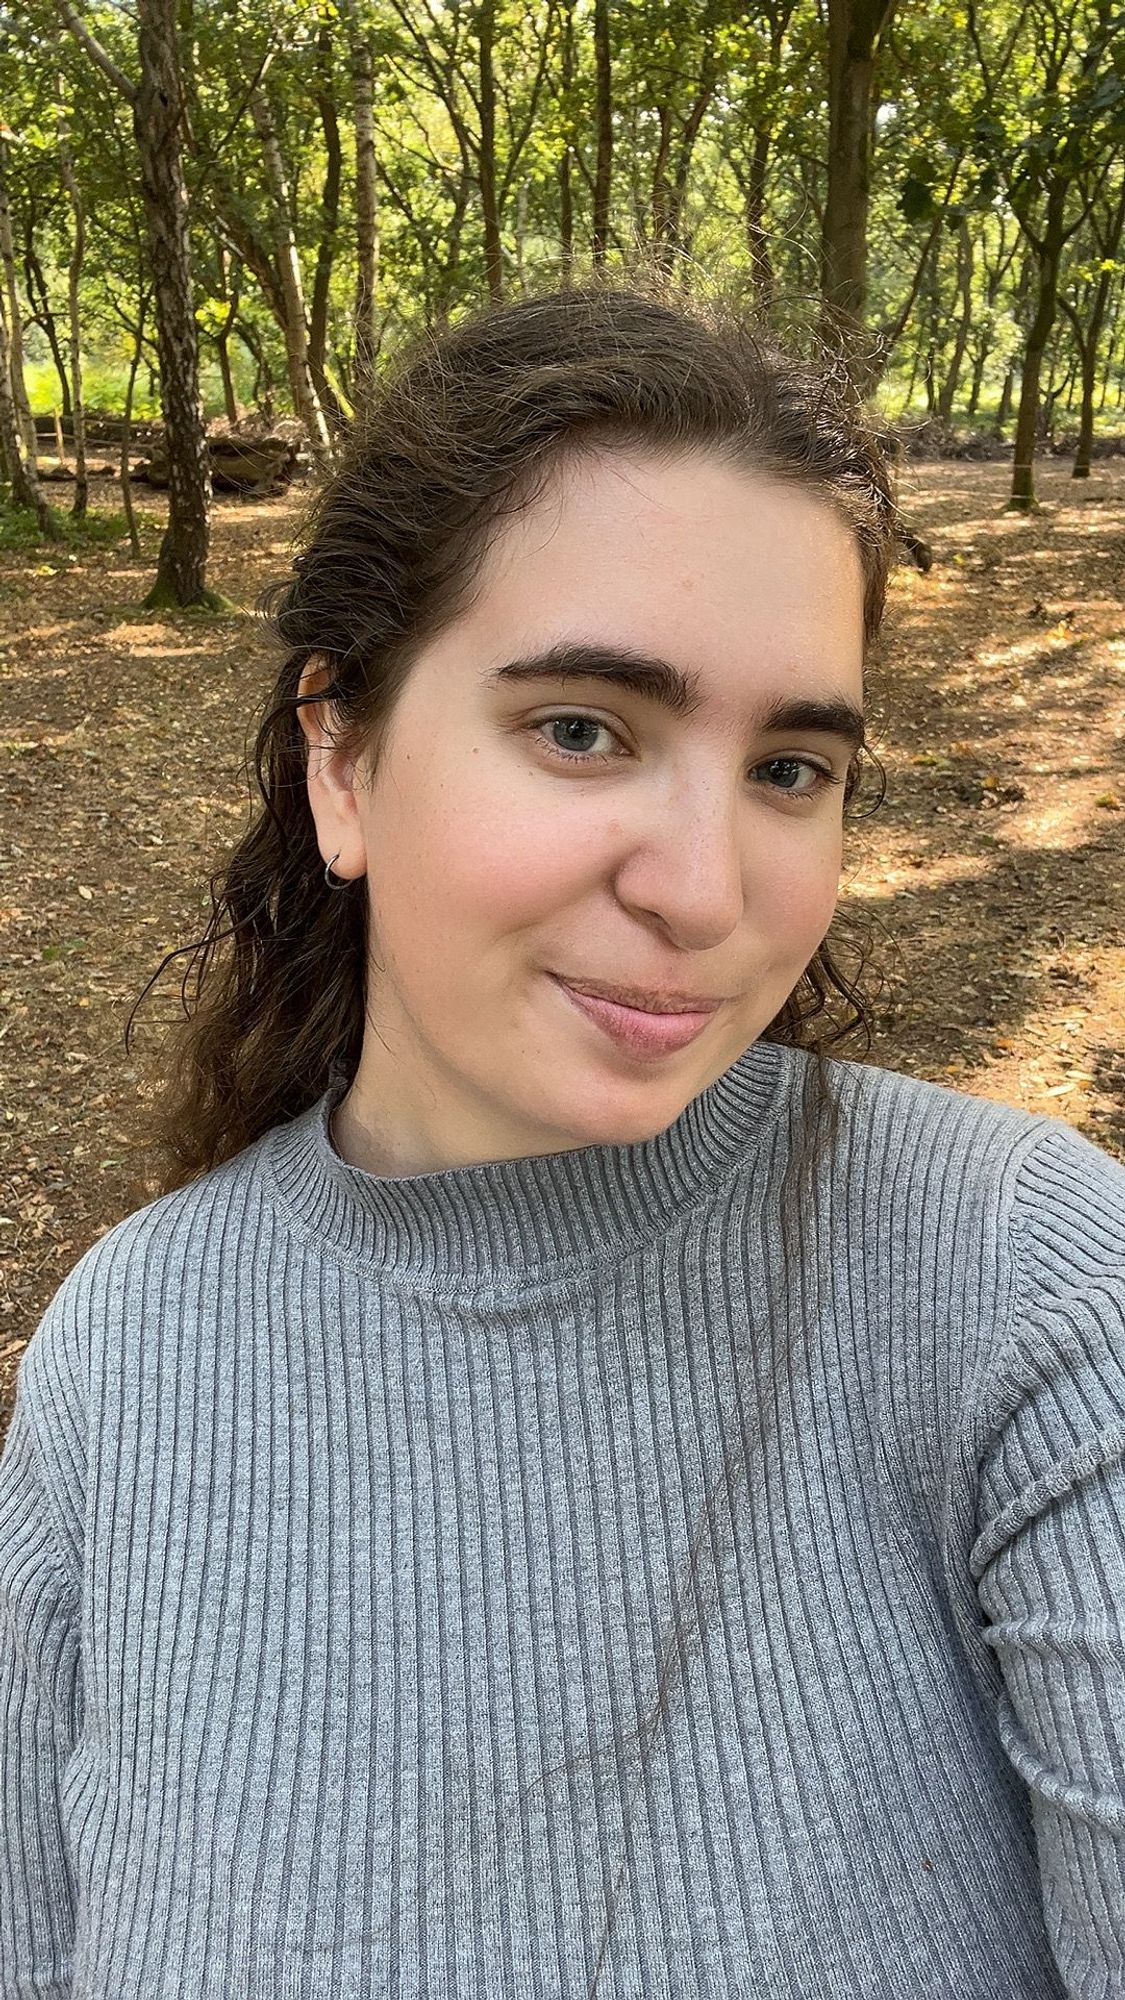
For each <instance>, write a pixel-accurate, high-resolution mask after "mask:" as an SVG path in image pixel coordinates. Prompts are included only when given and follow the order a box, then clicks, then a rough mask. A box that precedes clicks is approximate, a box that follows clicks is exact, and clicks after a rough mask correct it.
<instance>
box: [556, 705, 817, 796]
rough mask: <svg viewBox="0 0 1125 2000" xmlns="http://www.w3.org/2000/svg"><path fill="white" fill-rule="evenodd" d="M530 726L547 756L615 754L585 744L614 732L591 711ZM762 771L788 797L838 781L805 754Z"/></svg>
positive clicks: (590, 758) (604, 757)
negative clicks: (558, 735)
mask: <svg viewBox="0 0 1125 2000" xmlns="http://www.w3.org/2000/svg"><path fill="white" fill-rule="evenodd" d="M530 727H531V733H532V735H533V736H535V737H536V738H537V739H538V741H539V742H540V743H541V744H542V746H543V748H544V749H545V750H546V751H547V753H548V755H549V756H551V757H560V758H562V759H564V761H565V762H566V763H568V764H606V763H609V762H610V761H611V760H612V759H613V758H614V757H615V756H617V755H618V754H619V753H618V752H616V751H613V750H593V749H590V748H588V747H585V745H584V743H583V739H584V738H585V739H586V740H587V743H588V741H589V739H590V738H591V737H593V738H595V739H596V738H597V737H598V736H599V735H600V736H608V737H615V735H616V732H615V731H614V730H612V729H611V728H610V726H609V724H608V723H607V722H599V721H598V719H597V717H596V716H593V715H548V716H545V717H544V718H543V720H542V721H541V722H534V723H532V724H531V725H530ZM555 731H558V732H561V733H562V734H564V735H565V737H566V738H567V739H568V741H567V742H566V744H565V746H564V744H563V743H562V742H559V741H558V740H557V739H556V738H555V736H554V732H555ZM544 732H546V733H544ZM763 771H764V772H766V773H767V774H768V775H767V779H766V787H767V790H769V791H774V792H780V793H781V794H783V795H784V796H787V797H791V798H810V797H812V796H813V794H814V793H817V792H819V791H820V790H821V789H822V788H823V787H824V786H827V785H838V784H840V783H842V780H841V779H840V778H837V777H836V776H835V774H834V773H833V772H832V771H826V770H825V769H824V767H823V765H821V764H814V763H813V762H812V761H811V760H810V759H809V758H808V757H770V758H769V759H768V760H767V761H766V762H765V763H764V764H756V765H755V766H754V775H755V776H757V774H758V773H759V772H763ZM802 780H803V782H802Z"/></svg>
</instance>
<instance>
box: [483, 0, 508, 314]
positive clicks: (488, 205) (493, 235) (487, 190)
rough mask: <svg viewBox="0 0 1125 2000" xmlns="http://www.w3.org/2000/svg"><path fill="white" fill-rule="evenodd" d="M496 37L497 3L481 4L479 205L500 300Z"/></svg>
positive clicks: (492, 290)
mask: <svg viewBox="0 0 1125 2000" xmlns="http://www.w3.org/2000/svg"><path fill="white" fill-rule="evenodd" d="M495 34H496V5H495V0H482V5H481V7H480V9H479V18H478V25H477V48H478V55H479V72H478V73H479V82H480V94H479V101H480V157H479V164H478V172H479V175H480V205H481V214H482V217H483V220H484V270H485V277H486V279H487V281H488V295H489V297H490V298H492V299H500V298H501V297H502V296H503V291H504V265H503V258H502V254H501V245H500V210H499V207H498V205H497V194H496V72H495V69H494V67H493V45H494V40H495Z"/></svg>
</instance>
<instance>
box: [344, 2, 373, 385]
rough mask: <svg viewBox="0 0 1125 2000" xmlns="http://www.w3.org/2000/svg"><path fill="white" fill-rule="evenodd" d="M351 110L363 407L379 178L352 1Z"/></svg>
mask: <svg viewBox="0 0 1125 2000" xmlns="http://www.w3.org/2000/svg"><path fill="white" fill-rule="evenodd" d="M347 13H348V21H349V25H350V28H351V72H352V106H353V118H354V121H355V239H356V282H355V382H354V395H353V401H354V402H356V403H362V402H363V401H364V400H365V398H366V397H367V396H368V395H369V394H370V393H371V390H372V389H373V387H374V384H375V366H376V362H377V360H378V356H379V346H380V339H379V319H378V305H377V300H378V291H379V180H378V172H377V166H376V157H375V85H374V74H373V72H374V60H373V57H372V52H371V38H370V36H369V35H367V34H365V33H363V32H362V31H361V29H360V26H359V22H358V19H357V16H356V12H355V7H354V5H353V4H351V0H349V6H348V10H347Z"/></svg>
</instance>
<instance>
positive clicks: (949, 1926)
mask: <svg viewBox="0 0 1125 2000" xmlns="http://www.w3.org/2000/svg"><path fill="white" fill-rule="evenodd" d="M806 1061H807V1058H805V1057H804V1056H801V1055H798V1054H796V1053H795V1052H793V1051H788V1050H785V1049H782V1048H779V1047H777V1046H774V1045H770V1044H766V1043H758V1044H756V1045H755V1046H754V1047H753V1048H751V1049H749V1050H748V1051H747V1052H746V1054H745V1055H744V1056H742V1057H741V1058H740V1059H739V1060H738V1061H737V1062H736V1063H735V1064H734V1065H733V1066H732V1068H731V1069H729V1070H728V1071H727V1073H726V1074H725V1075H724V1076H722V1077H721V1078H719V1079H718V1081H717V1082H715V1083H714V1084H713V1085H712V1086H711V1087H710V1088H709V1089H707V1090H706V1091H704V1092H703V1094H702V1095H701V1096H700V1097H698V1098H696V1099H695V1100H694V1102H692V1103H691V1104H690V1105H689V1106H688V1107H687V1109H686V1110H685V1111H684V1112H683V1114H682V1116H681V1117H680V1118H679V1119H677V1121H676V1122H675V1124H673V1125H672V1126H671V1127H669V1129H668V1130H667V1131H666V1132H664V1133H661V1134H660V1135H659V1136H658V1137H657V1138H654V1139H652V1140H648V1141H645V1142H643V1143H640V1144H636V1145H631V1146H622V1147H608V1148H607V1147H589V1148H583V1149H581V1150H576V1151H573V1152H569V1153H561V1154H551V1155H541V1156H538V1157H535V1158H527V1159H519V1160H514V1161H502V1162H490V1163H487V1164H484V1165H476V1166H470V1167H464V1168H457V1169H451V1170H448V1171H445V1172H441V1173H436V1174H429V1175H424V1176H416V1177H413V1178H403V1179H391V1178H387V1179H381V1178H378V1177H376V1176H373V1175H370V1174H366V1173H363V1172H361V1171H359V1170H357V1169H355V1168H352V1167H350V1166H348V1165H347V1164H346V1163H345V1162H344V1161H343V1160H341V1159H340V1158H339V1156H338V1155H337V1154H336V1153H335V1152H334V1150H333V1148H332V1145H331V1142H330V1138H329V1132H328V1111H329V1108H330V1106H331V1104H332V1103H333V1102H334V1101H335V1095H337V1094H338V1093H339V1091H340V1090H341V1089H342V1088H343V1080H342V1078H340V1077H336V1078H334V1080H333V1083H332V1085H331V1086H330V1088H329V1090H328V1092H326V1094H325V1097H324V1098H322V1099H321V1101H320V1103H319V1104H317V1105H315V1106H313V1107H312V1108H311V1109H310V1110H309V1111H308V1112H306V1113H305V1114H304V1115H302V1116H301V1117H299V1118H297V1119H296V1120H294V1121H293V1122H291V1123H289V1124H287V1125H284V1126H280V1127H277V1128H275V1130H274V1131H273V1132H271V1133H269V1134H267V1135H266V1136H265V1137H264V1138H262V1139H261V1140H259V1141H258V1142H257V1143H256V1144H254V1145H253V1146H251V1147H249V1148H248V1149H247V1150H246V1151H244V1152H243V1153H242V1154H240V1155H239V1157H238V1158H237V1159H234V1160H232V1161H230V1162H228V1163H227V1164H226V1165H224V1166H222V1167H220V1168H218V1169H216V1170H215V1171H214V1172H212V1173H210V1174H208V1175H207V1176H205V1177H204V1178H203V1179H201V1180H199V1181H197V1182H195V1183H194V1184H193V1185H192V1186H190V1187H188V1188H186V1189H182V1190H180V1191H178V1192H176V1193H174V1194H172V1195H167V1196H164V1197H162V1198H161V1199H160V1200H158V1201H156V1202H153V1203H150V1204H149V1205H148V1206H147V1207H146V1208H144V1209H141V1210H140V1211H138V1212H137V1213H136V1214H134V1215H131V1216H129V1217H128V1218H127V1219H126V1220H125V1221H123V1222H121V1223H120V1224H118V1225H117V1227H115V1228H113V1229H111V1230H110V1231H109V1233H108V1234H107V1235H105V1236H104V1237H102V1238H101V1240H100V1241H99V1242H97V1243H96V1244H94V1245H93V1246H92V1247H91V1249H90V1250H88V1251H87V1252H86V1254H85V1256H84V1257H82V1259H81V1260H80V1261H79V1263H78V1264H77V1265H76V1266H75V1268H74V1269H73V1270H72V1271H71V1272H70V1274H69V1275H68V1276H67V1277H66V1278H65V1279H64V1281H63V1283H62V1285H61V1286H60V1288H59V1290H58V1292H57V1293H56V1295H55V1297H54V1298H53V1300H52V1301H51V1303H50V1305H49V1306H48V1308H47V1311H46V1313H45V1314H44V1316H43V1319H42V1320H41V1322H40V1324H39V1326H38V1328H37V1329H36V1331H35V1333H34V1336H33V1338H32V1340H31V1343H30V1345H29V1347H28V1349H27V1352H26V1354H25V1356H24V1359H23V1361H22V1364H21V1368H20V1375H19V1383H18V1400H17V1406H16V1411H15V1417H14V1421H13V1424H12V1428H11V1431H10V1434H9V1437H8V1440H7V1444H6V1447H5V1450H4V1454H3V1458H2V1460H0V1757H2V1767H0V1996H2V2000H17V1996H18V2000H56V1996H61V1995H63V1994H66V1995H74V1996H77V2000H173V1997H174V2000H375V1996H408V1995H409V1996H414V1995H424V1996H426V2000H445V1996H450V2000H493V1996H495V2000H547V1996H550V2000H556V1996H560V2000H561V1996H565V2000H583V1997H584V1996H585V1995H587V1993H588V1992H589V1990H590V1986H591V1981H592V1978H593V1974H594V1969H595V1965H596V1962H597V1959H598V1954H599V1949H600V1947H601V1944H602V1940H603V1927H604V1920H605V1918H606V1916H607V1912H608V1910H609V1909H610V1907H611V1906H612V1907H614V1908H615V1912H616V1914H615V1921H614V1923H613V1926H612V1930H611V1932H610V1937H609V1942H608V1944H607V1945H606V1950H605V1956H604V1962H603V1964H602V1967H601V1974H600V1978H599V1980H598V1984H597V1989H596V1992H597V1996H598V2000H639V1996H645V2000H649V1996H654V2000H655V1996H661V2000H696V1996H700V2000H719V1996H724V2000H725V1996H729V1995H737V1996H745V2000H751V1996H752V2000H775V1996H778V2000H779V1996H782V1995H784V1996H792V1995H808V1996H810V1997H811V2000H837V1997H838V2000H844V1996H847V2000H857V1996H869V2000H938V1996H941V2000H949V1996H954V1995H955V1996H957V2000H1051V1996H1057V1995H1060V1994H1070V1995H1080V1996H1082V2000H1105V1996H1107V1995H1111V1994H1112V1995H1123V1994H1125V1636H1123V1627H1125V1266H1123V1257H1125V1170H1123V1169H1122V1168H1121V1167H1120V1166H1119V1165H1118V1164H1117V1163H1116V1162H1114V1161H1113V1160H1111V1159H1110V1158H1109V1157H1108V1156H1107V1155H1105V1154H1103V1153H1102V1152H1101V1151H1099V1150H1098V1149H1097V1148H1095V1147H1094V1146H1092V1145H1091V1144H1089V1143H1088V1142H1087V1141H1086V1140H1084V1139H1082V1138H1081V1137H1079V1136H1078V1135H1077V1134H1075V1133H1074V1132H1072V1131H1071V1130H1070V1128H1069V1127H1067V1126H1065V1125H1063V1124H1061V1123H1059V1122H1058V1121H1056V1120H1053V1119H1045V1118H1032V1117H1029V1116H1027V1115H1026V1114H1023V1113H1020V1112H1017V1111H1014V1110H1010V1109H1008V1108H1006V1107H1003V1106H1000V1105H997V1104H993V1103H988V1102H985V1101H983V1100H981V1099H977V1098H972V1097H968V1096H964V1095H958V1094H956V1093H954V1092H951V1091H947V1090H944V1089H940V1088H938V1087H937V1086H935V1085H931V1084H926V1083H922V1082H918V1081H914V1080H911V1079H909V1078H906V1077H902V1076H897V1075H893V1074H891V1073H889V1072H886V1071H881V1070H878V1069H874V1068H869V1067H863V1066H857V1065H852V1064H834V1065H833V1066H832V1068H831V1072H830V1073H831V1075H832V1078H833V1081H834V1083H835V1085H836V1086H837V1089H838V1091H839V1094H840V1097H841V1100H842V1119H841V1126H840V1135H839V1139H838V1142H837V1147H836V1151H835V1154H834V1156H833V1157H832V1158H831V1159H829V1160H828V1161H826V1162H825V1164H823V1165H822V1167H821V1168H820V1169H819V1179H818V1184H817V1200H816V1203H815V1204H813V1203H812V1202H810V1201H809V1200H808V1199H806V1202H805V1205H804V1207H803V1210H802V1216H803V1224H802V1230H801V1237H800V1241H799V1242H798V1243H797V1244H796V1245H794V1244H793V1243H791V1244H790V1249H789V1256H788V1259H786V1256H785V1253H784V1249H783V1244H782V1240H781V1236H780V1233H779V1228H778V1185H779V1177H780V1174H781V1170H782V1167H783V1165H784V1162H785V1158H786V1154H787V1150H788V1148H789V1146H790V1144H791V1140H792V1132H793V1129H794V1115H795V1105H796V1085H797V1082H798V1080H799V1077H800V1074H801V1072H802V1068H803V1065H804V1064H805V1062H806ZM814 1217H815V1221H813V1220H812V1219H811V1218H814ZM724 1436H725V1437H727V1438H728V1439H732V1440H734V1441H735V1442H736V1443H737V1445H738V1446H739V1447H744V1449H745V1453H746V1471H745V1477H744V1478H743V1479H742V1480H741V1481H738V1480H736V1481H735V1483H734V1486H733V1492H732V1493H729V1492H727V1491H725V1490H724V1488H723V1487H722V1485H720V1488H719V1491H718V1495H717V1502H716V1506H715V1509H714V1513H713V1515H712V1520H713V1525H714V1538H713V1540H712V1539H711V1538H710V1537H709V1536H708V1535H707V1534H706V1533H705V1534H704V1536H703V1539H702V1542H701V1544H700V1548H699V1554H698V1558H697V1575H698V1576H699V1578H700V1586H699V1587H700V1599H699V1601H698V1603H697V1604H696V1606H695V1609H696V1612H697V1614H698V1615H697V1616H696V1617H695V1619H694V1622H693V1619H692V1605H691V1601H690V1600H689V1602H688V1606H687V1612H686V1618H687V1627H688V1633H687V1643H686V1648H685V1656H684V1658H683V1659H681V1660H680V1661H679V1662H678V1672H677V1674H676V1678H675V1680H674V1683H673V1686H672V1689H671V1694H670V1707H669V1717H668V1722H667V1725H666V1726H658V1727H657V1728H656V1729H655V1731H654V1733H653V1734H652V1736H651V1737H645V1739H644V1741H645V1742H646V1744H647V1746H648V1756H647V1765H646V1769H645V1772H644V1775H643V1776H642V1773H641V1762H640V1752H639V1744H638V1739H637V1738H636V1736H635V1735H631V1734H630V1732H632V1731H635V1730H636V1728H637V1725H638V1723H639V1722H641V1720H642V1718H643V1717H644V1716H645V1714H646V1713H648V1712H649V1710H650V1707H651V1704H652V1701H653V1697H654V1695H655V1692H656V1687H657V1682H658V1678H659V1674H660V1667H661V1658H662V1649H663V1648H664V1645H665V1642H666V1641H667V1639H668V1636H669V1633H670V1630H671V1625H672V1613H673V1610H674V1607H675V1601H676V1591H677V1587H678V1586H679V1585H680V1583H681V1582H682V1580H683V1578H684V1576H685V1575H686V1569H685V1562H686V1557H687V1555H688V1553H689V1543H690V1539H691V1536H692V1532H693V1529H694V1528H695V1527H696V1525H697V1523H698V1521H699V1520H700V1518H701V1509H702V1508H703V1503H704V1500H705V1497H706V1494H707V1491H708V1489H709V1488H710V1487H711V1486H712V1484H713V1482H714V1480H715V1478H716V1475H717V1473H718V1472H719V1470H720V1466H721V1460H722V1451H721V1440H722V1438H723V1437H724ZM590 1753H593V1759H592V1760H591V1754H590ZM568 1763H569V1769H568V1768H567V1767H568Z"/></svg>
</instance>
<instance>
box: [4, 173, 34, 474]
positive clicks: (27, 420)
mask: <svg viewBox="0 0 1125 2000" xmlns="http://www.w3.org/2000/svg"><path fill="white" fill-rule="evenodd" d="M7 167H8V160H7V146H6V144H5V143H4V141H3V140H0V257H2V258H3V260H4V289H5V291H6V292H7V295H8V338H9V341H10V344H11V374H12V396H13V398H14V401H15V406H16V421H17V423H18V425H19V430H20V435H21V437H22V439H23V445H24V450H25V451H26V453H27V456H28V457H29V458H32V459H33V458H35V457H36V454H37V452H38V444H37V442H36V437H35V419H34V417H33V416H32V414H31V403H30V401H29V400H28V394H27V382H26V379H25V377H24V372H23V329H22V327H21V325H20V296H19V292H18V290H17V288H16V252H15V245H14V243H13V241H12V212H11V209H10V208H9V206H8V172H7Z"/></svg>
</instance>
